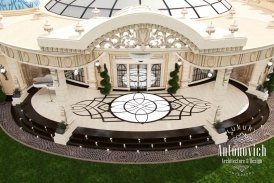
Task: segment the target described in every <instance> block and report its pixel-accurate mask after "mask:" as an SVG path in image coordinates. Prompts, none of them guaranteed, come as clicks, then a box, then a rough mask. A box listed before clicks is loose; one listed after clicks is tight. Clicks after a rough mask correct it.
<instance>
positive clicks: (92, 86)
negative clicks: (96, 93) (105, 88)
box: [88, 82, 97, 90]
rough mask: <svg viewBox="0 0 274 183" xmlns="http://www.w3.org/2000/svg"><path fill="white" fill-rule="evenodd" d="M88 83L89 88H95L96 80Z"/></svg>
mask: <svg viewBox="0 0 274 183" xmlns="http://www.w3.org/2000/svg"><path fill="white" fill-rule="evenodd" d="M88 85H89V87H88V88H89V89H93V90H97V84H96V82H94V83H89V84H88Z"/></svg>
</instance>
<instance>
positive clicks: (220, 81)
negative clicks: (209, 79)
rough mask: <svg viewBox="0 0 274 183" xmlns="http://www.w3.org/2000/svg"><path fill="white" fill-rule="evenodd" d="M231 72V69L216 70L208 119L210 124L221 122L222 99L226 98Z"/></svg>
mask: <svg viewBox="0 0 274 183" xmlns="http://www.w3.org/2000/svg"><path fill="white" fill-rule="evenodd" d="M231 72H232V68H226V69H220V70H218V73H217V78H216V82H215V86H214V91H213V98H212V99H213V102H212V104H211V113H210V117H209V122H211V123H212V124H213V123H217V122H221V121H222V106H223V102H224V99H225V98H226V92H227V87H228V82H229V78H230V74H231Z"/></svg>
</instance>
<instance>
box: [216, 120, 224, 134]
mask: <svg viewBox="0 0 274 183" xmlns="http://www.w3.org/2000/svg"><path fill="white" fill-rule="evenodd" d="M213 126H214V128H215V129H216V130H217V132H218V133H224V132H225V128H224V127H223V125H222V123H221V122H220V121H217V122H216V123H214V124H213Z"/></svg>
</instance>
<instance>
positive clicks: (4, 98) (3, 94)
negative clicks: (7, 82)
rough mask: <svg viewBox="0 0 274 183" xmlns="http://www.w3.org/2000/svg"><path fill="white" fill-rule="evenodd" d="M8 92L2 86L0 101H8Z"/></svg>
mask: <svg viewBox="0 0 274 183" xmlns="http://www.w3.org/2000/svg"><path fill="white" fill-rule="evenodd" d="M6 97H7V96H6V94H5V93H4V91H3V90H2V88H1V87H0V103H2V102H5V101H6Z"/></svg>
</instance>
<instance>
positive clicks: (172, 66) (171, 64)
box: [166, 53, 178, 88]
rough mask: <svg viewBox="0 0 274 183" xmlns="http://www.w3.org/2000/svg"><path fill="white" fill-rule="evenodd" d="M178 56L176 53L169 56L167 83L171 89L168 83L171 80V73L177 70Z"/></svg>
mask: <svg viewBox="0 0 274 183" xmlns="http://www.w3.org/2000/svg"><path fill="white" fill-rule="evenodd" d="M177 59H178V58H177V56H176V53H170V54H169V55H168V64H167V68H168V69H167V82H166V88H168V87H169V85H168V81H169V79H170V72H171V71H174V69H175V63H176V61H177Z"/></svg>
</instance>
